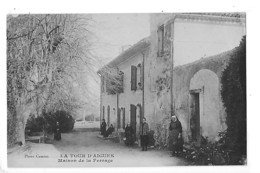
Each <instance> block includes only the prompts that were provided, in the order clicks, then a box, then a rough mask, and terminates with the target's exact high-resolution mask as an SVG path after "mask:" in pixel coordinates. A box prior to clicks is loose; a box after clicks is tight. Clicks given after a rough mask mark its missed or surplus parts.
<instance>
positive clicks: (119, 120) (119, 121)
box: [117, 108, 121, 129]
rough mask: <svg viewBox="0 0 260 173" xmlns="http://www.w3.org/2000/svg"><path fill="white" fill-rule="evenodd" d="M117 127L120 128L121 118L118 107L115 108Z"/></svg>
mask: <svg viewBox="0 0 260 173" xmlns="http://www.w3.org/2000/svg"><path fill="white" fill-rule="evenodd" d="M117 128H118V129H120V128H121V118H120V109H119V108H118V109H117Z"/></svg>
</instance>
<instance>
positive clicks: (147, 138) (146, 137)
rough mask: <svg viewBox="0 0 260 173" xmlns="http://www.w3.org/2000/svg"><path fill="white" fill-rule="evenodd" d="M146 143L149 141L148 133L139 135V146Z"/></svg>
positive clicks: (145, 145) (144, 145) (143, 145)
mask: <svg viewBox="0 0 260 173" xmlns="http://www.w3.org/2000/svg"><path fill="white" fill-rule="evenodd" d="M148 143H149V137H148V135H141V146H142V147H147V145H148Z"/></svg>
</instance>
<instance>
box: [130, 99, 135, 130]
mask: <svg viewBox="0 0 260 173" xmlns="http://www.w3.org/2000/svg"><path fill="white" fill-rule="evenodd" d="M130 125H131V127H132V128H133V130H134V134H136V106H135V105H133V104H131V105H130Z"/></svg>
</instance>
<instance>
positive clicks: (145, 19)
mask: <svg viewBox="0 0 260 173" xmlns="http://www.w3.org/2000/svg"><path fill="white" fill-rule="evenodd" d="M92 19H93V21H94V22H93V24H92V27H91V30H92V31H93V33H94V35H95V39H94V43H93V44H94V48H95V49H94V51H95V54H96V55H97V56H98V57H100V58H101V59H102V60H104V62H103V63H107V62H108V61H110V60H112V59H113V58H115V57H116V56H117V55H119V53H120V50H121V47H122V46H125V45H133V44H135V43H136V42H138V41H139V40H141V39H143V38H144V37H147V36H149V34H150V24H149V22H150V20H149V14H118V13H117V14H92Z"/></svg>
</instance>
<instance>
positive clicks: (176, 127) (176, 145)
mask: <svg viewBox="0 0 260 173" xmlns="http://www.w3.org/2000/svg"><path fill="white" fill-rule="evenodd" d="M169 130H170V135H169V144H170V147H171V148H172V156H178V154H179V152H181V151H182V147H183V139H182V126H181V122H180V121H179V120H178V118H177V116H176V115H173V116H172V117H171V122H170V126H169Z"/></svg>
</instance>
